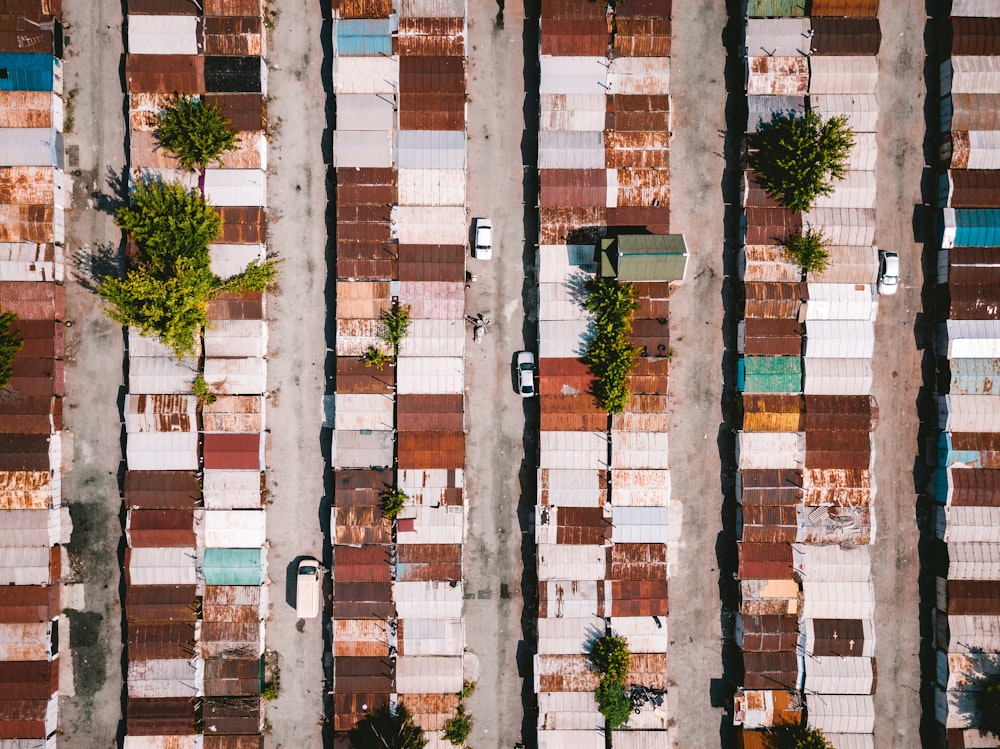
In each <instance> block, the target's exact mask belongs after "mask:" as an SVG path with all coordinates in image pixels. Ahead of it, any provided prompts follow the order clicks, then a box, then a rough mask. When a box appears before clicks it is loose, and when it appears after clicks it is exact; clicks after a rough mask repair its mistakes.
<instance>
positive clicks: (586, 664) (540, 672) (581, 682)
mask: <svg viewBox="0 0 1000 749" xmlns="http://www.w3.org/2000/svg"><path fill="white" fill-rule="evenodd" d="M633 657H634V655H633ZM598 677H599V675H598V673H597V672H596V671H594V670H593V668H592V667H591V665H590V660H589V659H588V658H587V656H585V655H536V656H535V685H536V687H537V688H536V690H535V691H536V692H592V691H593V690H594V689H596V688H597V684H598V681H600V679H599V678H598Z"/></svg>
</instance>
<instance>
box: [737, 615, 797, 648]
mask: <svg viewBox="0 0 1000 749" xmlns="http://www.w3.org/2000/svg"><path fill="white" fill-rule="evenodd" d="M798 639H799V621H798V617H795V616H780V615H773V614H772V615H763V616H744V617H743V643H742V645H741V647H742V648H743V651H744V652H753V651H761V652H775V651H793V652H794V651H795V648H796V646H797V645H798Z"/></svg>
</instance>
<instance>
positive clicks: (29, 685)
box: [0, 660, 59, 700]
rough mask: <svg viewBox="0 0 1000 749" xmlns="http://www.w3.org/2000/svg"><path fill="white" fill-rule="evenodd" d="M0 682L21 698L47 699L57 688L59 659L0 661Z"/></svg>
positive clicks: (8, 691)
mask: <svg viewBox="0 0 1000 749" xmlns="http://www.w3.org/2000/svg"><path fill="white" fill-rule="evenodd" d="M0 684H3V685H4V687H5V688H6V690H5V691H6V692H7V694H16V695H17V696H18V697H19V698H21V699H26V700H47V699H48V698H49V697H51V696H52V695H53V694H55V692H56V690H58V689H59V661H58V660H55V661H0Z"/></svg>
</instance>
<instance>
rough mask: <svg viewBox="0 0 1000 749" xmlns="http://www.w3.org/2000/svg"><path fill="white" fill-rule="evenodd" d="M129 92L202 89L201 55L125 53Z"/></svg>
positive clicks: (203, 63)
mask: <svg viewBox="0 0 1000 749" xmlns="http://www.w3.org/2000/svg"><path fill="white" fill-rule="evenodd" d="M125 80H126V86H127V88H128V90H129V91H148V92H152V93H160V94H168V93H174V92H178V93H182V94H201V93H204V92H205V58H204V57H201V56H197V55H127V56H126V58H125Z"/></svg>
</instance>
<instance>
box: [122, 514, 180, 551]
mask: <svg viewBox="0 0 1000 749" xmlns="http://www.w3.org/2000/svg"><path fill="white" fill-rule="evenodd" d="M126 536H127V538H128V543H129V546H132V547H143V546H146V547H150V546H175V547H176V546H183V547H189V546H194V545H195V534H194V509H187V510H129V511H128V517H127V520H126Z"/></svg>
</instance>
